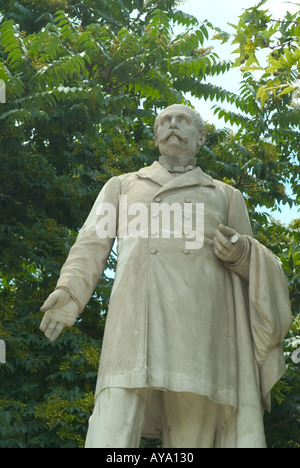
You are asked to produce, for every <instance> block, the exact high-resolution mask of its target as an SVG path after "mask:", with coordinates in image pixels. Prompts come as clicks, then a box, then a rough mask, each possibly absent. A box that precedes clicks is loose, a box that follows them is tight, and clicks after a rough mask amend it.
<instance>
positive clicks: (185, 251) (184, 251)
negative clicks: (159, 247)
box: [182, 249, 190, 255]
mask: <svg viewBox="0 0 300 468" xmlns="http://www.w3.org/2000/svg"><path fill="white" fill-rule="evenodd" d="M182 252H183V253H184V254H185V255H188V254H189V253H190V251H189V250H188V249H183V251H182Z"/></svg>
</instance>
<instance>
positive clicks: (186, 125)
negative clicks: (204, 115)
mask: <svg viewBox="0 0 300 468" xmlns="http://www.w3.org/2000/svg"><path fill="white" fill-rule="evenodd" d="M155 133H156V144H157V145H158V147H159V150H160V153H161V154H162V155H168V156H175V155H176V157H177V158H178V157H180V156H181V155H182V157H183V158H186V157H187V156H190V157H194V156H195V154H196V153H197V151H198V149H199V147H201V146H202V145H203V143H204V140H205V136H204V135H203V134H200V132H199V128H198V127H197V125H196V123H195V113H194V111H193V110H191V109H189V108H188V107H186V106H182V105H174V106H170V107H167V108H166V109H165V110H163V111H162V112H161V113H160V114H159V116H158V119H157V123H156V132H155Z"/></svg>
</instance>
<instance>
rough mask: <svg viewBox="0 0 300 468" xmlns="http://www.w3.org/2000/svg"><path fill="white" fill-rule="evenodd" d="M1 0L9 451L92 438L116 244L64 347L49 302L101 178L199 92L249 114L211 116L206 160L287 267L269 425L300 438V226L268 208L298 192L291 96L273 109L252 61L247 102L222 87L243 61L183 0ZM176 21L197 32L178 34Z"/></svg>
mask: <svg viewBox="0 0 300 468" xmlns="http://www.w3.org/2000/svg"><path fill="white" fill-rule="evenodd" d="M0 6H1V8H0V11H1V14H2V17H0V19H1V25H0V79H2V80H3V81H4V82H5V85H6V101H7V102H6V103H5V104H0V158H1V173H0V198H1V214H0V246H1V258H0V270H1V282H0V299H1V311H0V314H1V316H0V317H1V320H0V339H3V340H5V342H6V346H7V363H6V364H3V365H1V364H0V373H1V374H0V375H1V379H0V447H1V448H7V447H20V448H21V447H26V448H34V447H45V448H46V447H47V448H54V447H71V448H75V447H82V446H83V443H84V437H85V433H86V429H87V420H88V417H89V415H90V413H91V411H92V408H93V391H94V386H95V379H96V374H97V367H98V360H99V352H100V349H101V341H102V337H103V330H104V324H105V315H106V311H107V306H108V301H109V295H110V290H111V286H112V282H113V279H112V276H113V275H112V274H111V272H112V271H113V269H114V266H115V262H116V258H115V255H114V253H113V254H112V255H111V257H110V259H109V265H108V270H107V271H106V272H105V274H104V275H103V277H102V279H101V281H100V283H99V285H98V286H97V288H96V290H95V293H94V295H93V297H92V298H91V300H90V302H89V304H88V305H87V307H86V310H85V313H84V314H83V315H82V317H81V318H80V320H78V322H77V324H76V326H75V327H73V328H72V329H68V330H67V331H65V332H64V333H63V334H62V336H61V337H60V338H59V339H58V340H57V342H55V343H54V344H52V345H51V344H49V343H48V341H47V340H46V339H45V337H44V336H43V335H42V333H41V332H39V330H38V327H39V323H40V320H41V316H42V314H41V313H40V312H39V307H40V306H41V304H42V303H43V301H44V299H45V298H46V297H47V296H48V294H49V293H50V292H51V291H52V290H53V288H54V287H55V283H56V280H57V278H58V275H59V271H60V268H61V266H62V264H63V262H64V260H65V258H66V256H67V253H68V250H69V248H70V246H71V245H72V243H73V242H74V240H75V238H76V234H77V232H78V229H79V228H80V226H81V225H82V224H83V222H84V220H85V218H86V216H87V214H88V212H89V210H90V208H91V206H92V204H93V202H94V200H95V198H96V196H97V194H98V192H99V190H100V189H101V187H102V186H103V184H104V183H105V182H106V181H107V180H108V179H109V178H110V177H111V176H113V175H116V174H122V173H125V172H130V171H134V170H137V169H139V168H140V167H142V166H143V165H148V164H151V162H152V161H153V160H154V159H156V158H157V150H156V149H155V147H154V143H153V122H154V118H155V115H156V113H157V112H158V111H159V110H160V109H162V108H163V107H165V106H166V105H169V104H172V103H174V102H183V103H188V100H187V98H186V95H187V93H190V94H191V95H192V96H194V97H196V98H202V97H204V98H205V99H214V98H216V99H217V100H218V101H220V102H221V103H224V102H229V103H233V102H234V103H235V105H236V106H237V112H236V113H233V112H232V111H231V112H229V111H227V110H226V109H224V108H221V107H220V106H219V105H218V106H217V107H216V113H218V114H219V115H220V116H224V117H225V119H226V120H227V121H229V122H231V123H235V124H237V125H238V126H239V130H238V132H237V133H236V134H233V133H232V132H231V131H230V130H228V129H217V128H215V127H214V126H212V125H211V124H207V132H208V139H207V142H206V146H205V147H204V148H203V150H202V151H201V153H200V154H199V155H198V158H199V161H198V162H199V165H201V167H202V168H203V170H204V171H206V172H208V173H210V174H211V175H212V176H214V177H216V178H218V179H221V180H224V181H225V182H227V183H230V184H232V185H234V186H236V187H237V188H239V189H240V190H241V191H242V192H243V194H244V195H245V198H246V200H247V204H248V208H249V210H250V214H251V219H252V223H253V228H254V233H255V235H256V236H257V237H258V238H259V240H260V241H261V242H262V243H264V244H265V245H266V246H267V247H269V248H270V249H272V250H273V252H274V253H275V254H276V255H279V256H280V258H281V260H282V263H283V267H284V270H285V273H286V275H287V279H288V281H289V286H290V296H291V302H292V307H293V313H294V316H295V320H294V323H293V326H292V329H291V332H290V333H289V336H288V337H287V339H286V340H285V343H284V345H285V351H286V358H287V364H288V373H287V375H286V377H285V378H284V379H282V381H280V383H279V384H278V385H277V386H276V388H275V390H274V396H273V399H274V411H273V412H272V413H271V415H270V416H268V417H267V419H266V430H267V435H268V441H269V445H270V446H290V447H299V446H300V432H299V406H300V401H299V400H300V397H299V395H300V377H299V365H298V366H297V365H296V364H293V362H292V360H291V355H292V353H293V352H294V351H295V350H296V349H297V348H298V347H300V337H299V325H300V323H299V308H300V299H299V290H300V253H299V229H300V225H299V221H294V223H293V224H291V225H290V226H289V227H286V226H281V225H280V224H279V223H277V222H273V221H272V220H270V219H268V218H267V215H265V214H261V213H259V212H257V211H256V208H257V206H267V207H269V208H276V207H277V206H278V205H279V203H280V202H283V203H289V204H290V205H292V204H293V203H297V201H298V200H299V147H300V145H299V120H297V121H296V122H295V121H294V120H293V121H292V124H293V125H290V124H287V122H288V121H289V120H288V119H289V118H290V117H289V116H290V115H291V110H292V111H293V112H294V111H295V112H296V111H297V112H298V109H295V108H292V107H291V102H292V95H291V94H288V93H286V94H281V95H280V96H279V95H278V94H279V93H277V94H276V93H271V95H270V97H269V99H268V100H266V101H265V102H264V103H263V104H264V106H263V107H261V105H260V103H259V102H257V92H259V89H260V88H261V86H262V85H263V84H262V82H260V81H257V80H256V79H255V78H254V77H253V75H252V74H250V71H249V70H247V71H246V72H245V74H244V75H243V77H242V87H241V93H240V95H234V94H233V93H229V92H227V91H226V90H223V89H221V88H218V87H216V86H214V85H212V84H210V83H209V79H210V77H211V76H215V75H217V74H221V73H226V71H228V69H229V68H230V66H231V64H230V63H226V62H222V61H220V60H219V58H218V57H217V56H216V54H215V53H214V51H213V48H212V44H211V43H210V42H209V30H210V29H212V28H213V26H212V25H211V24H210V23H208V22H206V23H199V22H198V21H197V20H196V19H195V18H194V17H193V16H191V15H188V14H186V13H184V12H182V11H181V10H180V9H179V6H178V2H176V1H175V0H168V1H159V0H148V1H142V0H123V1H121V0H111V1H110V2H106V1H105V0H44V1H43V2H40V1H38V0H19V1H12V0H9V1H4V0H2V1H1V0H0ZM257 11H259V8H258V9H257ZM178 26H181V29H182V30H183V32H177V33H174V29H175V27H176V28H177V27H178ZM176 30H177V29H176ZM218 34H222V33H221V32H220V31H219V32H218ZM223 34H224V33H223ZM250 65H251V64H250ZM250 65H249V66H250ZM262 79H263V80H266V78H262ZM204 117H205V116H204ZM293 118H294V117H293ZM287 183H289V184H290V186H291V189H292V195H287V193H286V190H285V187H286V184H287ZM297 424H298V426H297ZM147 443H148V442H146V441H143V444H147Z"/></svg>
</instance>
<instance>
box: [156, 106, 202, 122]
mask: <svg viewBox="0 0 300 468" xmlns="http://www.w3.org/2000/svg"><path fill="white" fill-rule="evenodd" d="M166 116H170V117H173V116H177V117H180V116H182V117H187V118H189V119H190V120H193V118H194V112H193V111H192V110H191V109H189V108H188V107H184V106H180V107H179V106H178V107H175V106H174V107H168V108H167V109H165V110H163V111H162V112H161V113H160V114H159V118H160V119H161V118H163V117H166Z"/></svg>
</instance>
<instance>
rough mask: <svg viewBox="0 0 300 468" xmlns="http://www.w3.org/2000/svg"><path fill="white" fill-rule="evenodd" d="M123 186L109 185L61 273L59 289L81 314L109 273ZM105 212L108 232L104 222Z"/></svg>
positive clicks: (116, 182)
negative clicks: (100, 282) (69, 297)
mask: <svg viewBox="0 0 300 468" xmlns="http://www.w3.org/2000/svg"><path fill="white" fill-rule="evenodd" d="M120 186H121V183H120V181H119V179H118V178H117V177H113V178H112V179H110V180H109V181H108V182H107V183H106V184H105V186H104V187H103V189H102V190H101V192H100V194H99V196H98V197H97V199H96V201H95V203H94V206H93V208H92V210H91V212H90V214H89V216H88V218H87V219H86V221H85V223H84V225H83V226H82V228H81V230H80V232H79V234H78V237H77V240H76V242H75V244H74V245H73V246H72V248H71V249H70V252H69V255H68V257H67V260H66V262H65V263H64V265H63V267H62V269H61V273H60V277H59V279H58V282H57V285H56V288H55V289H65V290H67V291H68V292H69V294H70V296H71V297H72V298H73V299H74V300H75V302H77V304H78V305H79V308H80V312H82V310H83V309H84V307H85V306H86V304H87V303H88V301H89V300H90V297H91V295H92V293H93V291H94V289H95V287H96V285H97V283H98V282H99V280H100V278H101V276H102V274H103V272H104V270H105V267H106V263H107V259H108V257H109V254H110V252H111V249H112V246H113V243H114V239H115V237H116V228H117V222H116V220H117V217H118V203H119V195H120ZM104 212H105V217H106V225H107V226H106V228H107V231H106V232H105V231H104V227H105V226H104V225H103V222H102V221H103V216H104ZM101 220H102V221H101ZM99 223H101V224H99ZM100 231H101V232H100Z"/></svg>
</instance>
